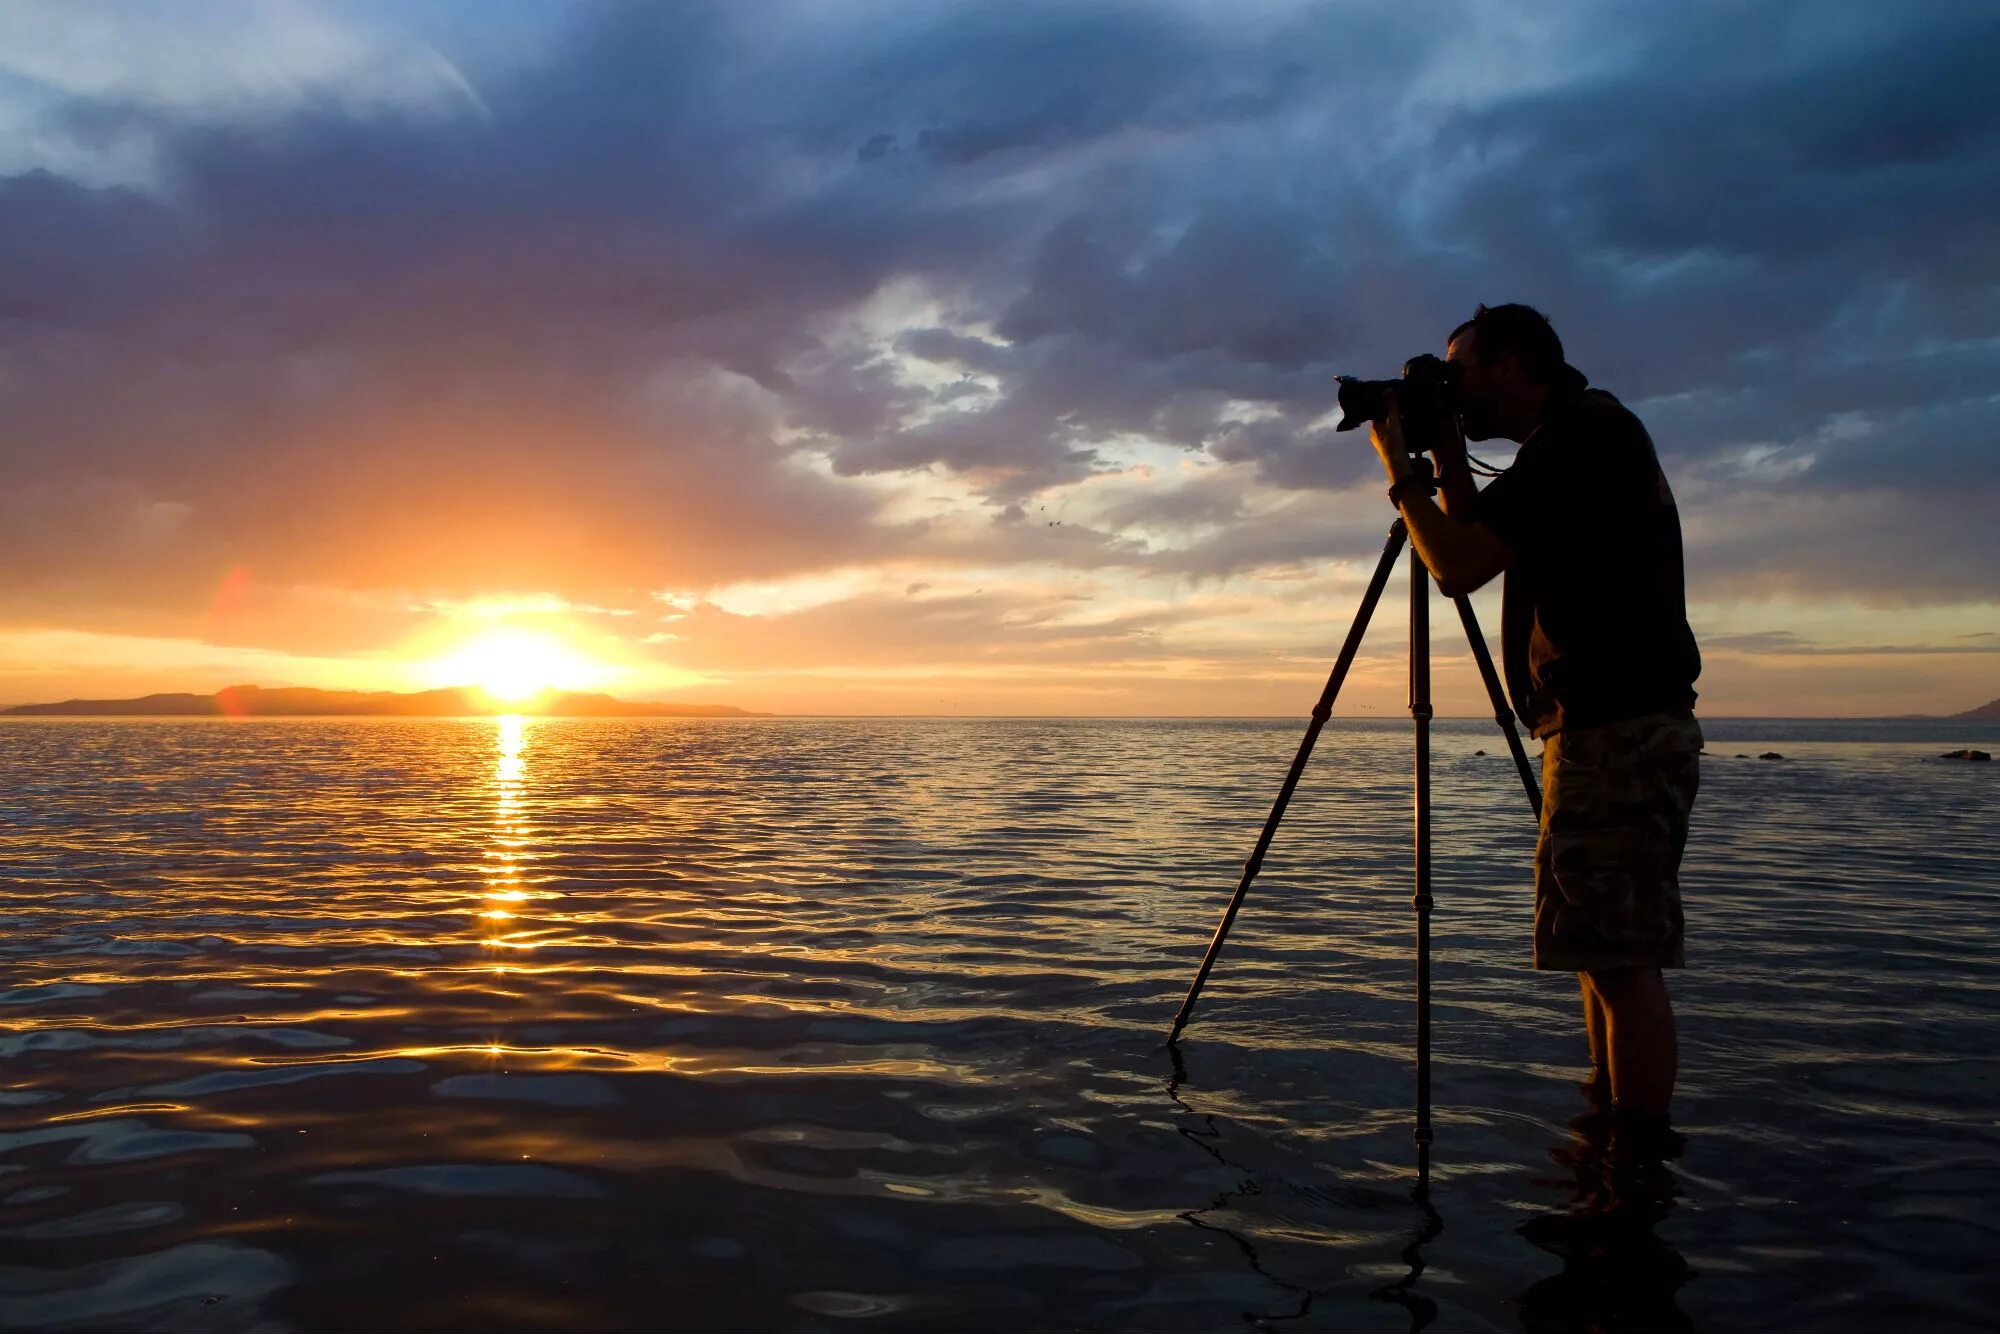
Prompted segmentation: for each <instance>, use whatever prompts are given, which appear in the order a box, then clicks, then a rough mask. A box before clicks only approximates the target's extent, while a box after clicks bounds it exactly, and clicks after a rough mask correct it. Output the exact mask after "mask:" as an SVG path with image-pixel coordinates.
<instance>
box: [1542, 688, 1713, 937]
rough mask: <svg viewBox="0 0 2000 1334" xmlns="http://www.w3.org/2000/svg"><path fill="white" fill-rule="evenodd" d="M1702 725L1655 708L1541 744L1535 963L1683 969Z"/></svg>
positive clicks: (1569, 731) (1561, 734)
mask: <svg viewBox="0 0 2000 1334" xmlns="http://www.w3.org/2000/svg"><path fill="white" fill-rule="evenodd" d="M1701 746H1702V737H1701V728H1700V726H1699V725H1698V724H1697V723H1696V722H1695V720H1694V717H1693V716H1692V715H1691V714H1686V713H1656V714H1649V715H1647V716H1646V717H1643V718H1631V719H1627V720H1625V721H1623V722H1617V723H1611V724H1608V725H1606V726H1603V727H1576V728H1567V729H1565V730H1563V731H1561V732H1558V733H1556V734H1555V735H1553V736H1551V737H1550V738H1549V739H1548V742H1547V745H1546V747H1545V748H1544V749H1543V751H1542V833H1541V839H1540V841H1539V842H1538V843H1536V845H1535V967H1537V968H1545V969H1555V970H1560V971H1563V972H1585V971H1588V970H1591V969H1598V968H1627V967H1659V968H1679V967H1680V966H1681V964H1682V962H1683V960H1682V954H1681V932H1682V923H1681V891H1680V864H1681V850H1682V849H1683V848H1684V847H1686V845H1687V830H1688V811H1689V809H1690V808H1691V807H1693V805H1694V794H1695V789H1696V788H1697V787H1698V786H1699V784H1700V766H1701V760H1700V758H1699V757H1700V753H1701Z"/></svg>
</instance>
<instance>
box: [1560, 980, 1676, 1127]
mask: <svg viewBox="0 0 2000 1334" xmlns="http://www.w3.org/2000/svg"><path fill="white" fill-rule="evenodd" d="M1583 977H1584V990H1585V992H1586V994H1587V995H1590V994H1594V995H1595V996H1596V998H1597V1003H1598V1006H1599V1008H1600V1011H1601V1013H1602V1014H1603V1017H1604V1020H1605V1027H1606V1033H1605V1039H1606V1041H1605V1044H1604V1047H1603V1049H1602V1050H1603V1051H1604V1053H1605V1054H1606V1055H1607V1056H1609V1057H1610V1064H1609V1067H1608V1068H1609V1071H1610V1074H1611V1096H1612V1098H1613V1099H1615V1100H1616V1102H1617V1104H1618V1109H1619V1111H1620V1112H1642V1113H1651V1114H1653V1115H1657V1116H1661V1117H1664V1116H1665V1115H1666V1114H1667V1105H1668V1103H1670V1102H1671V1101H1672V1099H1673V1096H1674V1074H1675V1072H1676V1070H1677V1069H1678V1066H1679V1059H1680V1057H1679V1052H1678V1049H1677V1046H1676V1043H1675V1040H1674V1007H1673V1003H1672V1001H1671V1000H1669V999H1668V996H1667V983H1666V979H1665V978H1664V977H1662V976H1661V975H1660V970H1659V969H1657V968H1600V969H1596V970H1593V971H1591V972H1588V973H1585V974H1584V975H1583ZM1584 1004H1585V1014H1586V1016H1587V1015H1588V1014H1589V1012H1590V1002H1589V1001H1588V1000H1586V1001H1585V1003H1584ZM1586 1022H1587V1020H1586ZM1591 1045H1592V1051H1593V1053H1595V1052H1596V1051H1597V1050H1598V1047H1597V1037H1596V1034H1595V1032H1593V1033H1592V1040H1591ZM1599 1068H1600V1069H1604V1068H1606V1067H1604V1066H1600V1067H1599Z"/></svg>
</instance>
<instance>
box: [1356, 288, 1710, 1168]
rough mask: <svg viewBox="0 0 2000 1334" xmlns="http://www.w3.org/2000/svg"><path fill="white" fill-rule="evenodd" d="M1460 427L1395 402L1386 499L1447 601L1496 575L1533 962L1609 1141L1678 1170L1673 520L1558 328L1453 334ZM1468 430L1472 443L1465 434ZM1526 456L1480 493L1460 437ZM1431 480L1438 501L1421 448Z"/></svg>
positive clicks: (1679, 676) (1682, 822) (1680, 628)
mask: <svg viewBox="0 0 2000 1334" xmlns="http://www.w3.org/2000/svg"><path fill="white" fill-rule="evenodd" d="M1446 364H1447V366H1448V367H1450V368H1451V369H1452V372H1453V379H1454V380H1455V389H1454V393H1453V398H1452V401H1451V405H1452V406H1453V407H1455V409H1456V415H1457V421H1456V423H1454V422H1452V421H1451V418H1450V415H1449V414H1432V416H1431V420H1432V421H1433V422H1434V423H1436V424H1435V425H1433V426H1431V427H1430V428H1428V429H1427V431H1426V435H1427V438H1425V439H1421V440H1411V441H1406V440H1405V439H1404V435H1403V428H1404V422H1403V416H1402V413H1401V412H1399V411H1398V410H1397V408H1396V405H1395V399H1394V394H1393V393H1391V394H1389V395H1387V396H1386V398H1387V403H1386V410H1385V411H1383V412H1382V413H1381V415H1380V417H1379V418H1378V420H1376V421H1375V422H1374V425H1373V438H1374V444H1375V448H1376V450H1377V452H1379V453H1380V454H1381V456H1382V462H1383V464H1384V465H1385V466H1386V467H1387V468H1388V471H1389V483H1390V486H1389V497H1390V500H1391V501H1392V502H1393V503H1394V504H1395V505H1396V506H1397V508H1398V509H1399V510H1400V511H1401V512H1402V515H1403V519H1404V521H1405V523H1406V524H1407V526H1408V528H1409V534H1410V540H1411V542H1412V544H1413V545H1414V546H1415V547H1416V549H1417V552H1418V554H1419V555H1420V556H1421V557H1422V558H1423V561H1424V563H1425V564H1426V565H1427V566H1429V567H1430V571H1431V573H1432V575H1433V576H1435V578H1436V579H1437V582H1438V585H1439V586H1440V587H1441V588H1442V589H1443V591H1444V592H1445V594H1446V595H1447V596H1450V597H1463V596H1464V595H1466V594H1468V593H1470V592H1472V590H1474V589H1476V588H1478V587H1480V586H1481V585H1483V584H1485V583H1486V582H1488V581H1489V580H1491V579H1492V578H1493V576H1494V575H1496V574H1500V573H1501V572H1502V571H1505V573H1506V583H1505V594H1504V610H1503V612H1502V618H1501V624H1502V632H1501V647H1502V656H1503V659H1504V661H1505V664H1506V675H1507V684H1508V691H1509V693H1510V694H1511V695H1512V697H1513V705H1514V708H1515V710H1516V712H1518V713H1519V715H1520V718H1521V721H1522V723H1523V724H1524V725H1525V726H1526V727H1527V728H1528V729H1529V730H1530V731H1531V732H1532V733H1533V734H1534V735H1535V736H1537V737H1541V738H1543V739H1544V748H1543V751H1542V791H1543V796H1542V825H1541V836H1540V839H1539V841H1538V842H1537V845H1536V848H1535V930H1534V964H1535V967H1536V968H1538V969H1550V970H1561V971H1565V972H1570V971H1573V972H1575V973H1577V974H1578V975H1579V979H1580V981H1581V985H1582V990H1583V1012H1584V1025H1585V1029H1586V1031H1587V1033H1588V1036H1589V1043H1590V1058H1591V1063H1592V1071H1591V1079H1590V1082H1589V1084H1588V1085H1587V1086H1586V1089H1587V1091H1588V1092H1590V1093H1591V1094H1592V1096H1593V1098H1594V1099H1596V1100H1598V1101H1599V1102H1600V1105H1604V1104H1605V1102H1606V1100H1607V1099H1608V1101H1609V1104H1610V1105H1612V1106H1615V1110H1616V1115H1615V1119H1614V1125H1615V1130H1614V1135H1615V1138H1616V1140H1617V1141H1618V1142H1621V1143H1624V1144H1625V1145H1627V1146H1628V1147H1629V1148H1630V1149H1632V1150H1633V1151H1634V1152H1636V1153H1642V1154H1643V1153H1647V1152H1652V1151H1659V1152H1667V1151H1670V1150H1669V1149H1668V1145H1669V1144H1670V1143H1671V1142H1672V1141H1673V1140H1674V1138H1675V1137H1674V1136H1673V1134H1672V1132H1671V1131H1670V1130H1669V1129H1668V1126H1667V1112H1668V1103H1669V1100H1670V1098H1671V1097H1672V1094H1673V1086H1674V1074H1675V1067H1676V1060H1677V1057H1676V1051H1675V1040H1674V1015H1673V1008H1672V1005H1671V1003H1670V1001H1669V999H1668V996H1667V988H1666V982H1665V980H1664V978H1663V977H1662V975H1661V969H1663V968H1678V967H1680V966H1681V964H1682V918H1681V901H1680V889H1679V885H1678V881H1677V873H1678V868H1679V865H1680V859H1681V850H1682V847H1683V846H1684V844H1685V842H1686V839H1687V828H1688V811H1689V808H1690V807H1691V806H1692V805H1693V802H1694V796H1695V789H1696V786H1697V781H1698V765H1699V761H1698V759H1697V756H1698V755H1699V753H1700V751H1701V747H1702V737H1701V730H1700V728H1699V727H1698V726H1697V725H1696V723H1695V720H1694V715H1693V713H1692V711H1691V710H1692V707H1693V704H1694V699H1695V692H1694V680H1695V677H1696V676H1697V675H1698V674H1699V673H1700V670H1701V660H1700V655H1699V653H1698V651H1697V649H1696V647H1695V642H1694V635H1693V632H1692V631H1691V630H1690V629H1689V628H1688V623H1687V610H1686V598H1685V593H1684V589H1683V571H1682V558H1681V532H1680V518H1679V514H1678V512H1677V511H1676V509H1675V507H1674V499H1673V493H1672V492H1671V491H1670V490H1669V489H1668V486H1667V479H1666V475H1665V474H1664V473H1663V472H1662V471H1661V470H1660V465H1659V460H1658V458H1657V456H1656V455H1655V453H1654V450H1653V442H1652V439H1651V438H1650V437H1649V436H1648V435H1647V434H1646V429H1645V427H1644V426H1642V425H1641V424H1640V423H1639V420H1638V418H1636V417H1634V416H1633V415H1632V414H1631V413H1630V412H1629V411H1627V410H1626V408H1625V407H1624V406H1623V405H1622V404H1620V403H1619V401H1618V400H1617V399H1616V398H1613V397H1612V396H1611V395H1610V394H1607V393H1605V392H1604V391H1602V390H1597V389H1588V388H1586V387H1585V385H1586V383H1587V382H1586V381H1585V379H1584V377H1583V375H1582V374H1581V373H1579V372H1578V371H1576V370H1575V369H1574V368H1573V367H1571V366H1570V365H1569V364H1568V363H1567V362H1566V361H1565V360H1564V358H1563V348H1562V343H1561V341H1560V340H1559V339H1558V338H1557V337H1556V334H1555V330H1554V329H1553V328H1552V327H1550V325H1549V322H1548V320H1547V319H1546V318H1545V317H1544V316H1543V315H1542V314H1541V313H1540V312H1538V311H1536V310H1533V309H1531V308H1530V307H1527V306H1521V305H1505V306H1495V307H1491V308H1488V307H1486V306H1481V307H1480V308H1479V311H1478V313H1477V314H1476V315H1474V316H1473V317H1472V318H1471V319H1470V320H1468V321H1466V322H1465V323H1464V324H1462V325H1460V326H1459V327H1458V328H1457V329H1455V330H1453V331H1452V335H1451V338H1450V342H1449V349H1448V352H1447V355H1446ZM1461 429H1462V431H1463V435H1461V434H1460V431H1461ZM1468 437H1469V438H1471V439H1473V440H1490V439H1494V438H1496V437H1497V438H1501V439H1507V440H1513V441H1517V442H1519V443H1520V446H1521V449H1520V452H1519V454H1518V456H1517V457H1516V459H1515V462H1514V465H1513V466H1512V467H1511V468H1509V469H1508V470H1507V471H1506V472H1505V473H1504V474H1503V475H1501V476H1500V477H1498V478H1496V479H1494V480H1493V481H1492V482H1490V483H1489V484H1488V485H1487V487H1486V489H1485V490H1484V491H1481V490H1478V489H1477V488H1476V487H1475V485H1474V483H1473V479H1472V472H1471V469H1470V467H1469V466H1468V463H1467V459H1466V448H1465V440H1466V438H1468ZM1412 448H1415V449H1417V450H1419V451H1425V452H1428V453H1430V454H1431V456H1432V457H1433V458H1434V459H1436V461H1437V488H1438V491H1439V493H1440V498H1441V500H1442V506H1440V504H1439V503H1438V501H1436V500H1434V499H1433V498H1432V495H1431V486H1430V485H1429V484H1428V482H1427V481H1426V480H1425V479H1423V478H1422V477H1421V475H1420V474H1419V472H1418V471H1417V466H1416V461H1415V460H1414V459H1413V457H1412V455H1411V453H1410V450H1411V449H1412Z"/></svg>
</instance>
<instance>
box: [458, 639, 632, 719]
mask: <svg viewBox="0 0 2000 1334" xmlns="http://www.w3.org/2000/svg"><path fill="white" fill-rule="evenodd" d="M432 671H433V675H434V677H435V679H436V680H437V681H438V682H439V684H441V685H453V686H472V687H474V688H476V689H478V690H480V691H481V692H483V693H484V694H486V695H487V696H489V697H490V698H492V699H494V700H497V701H499V702H500V703H503V704H518V703H521V702H523V701H526V700H529V699H533V698H534V697H535V696H537V695H540V694H542V693H543V692H545V691H549V690H584V689H589V688H592V687H596V686H600V685H602V684H604V682H605V680H606V679H607V678H608V677H610V676H611V675H612V671H611V669H610V668H608V667H606V666H605V665H604V664H602V663H599V662H595V661H593V660H592V659H590V658H589V657H587V656H586V655H584V654H583V653H581V652H579V651H578V650H576V649H575V648H573V647H571V646H570V645H569V644H567V643H565V642H564V641H563V640H561V639H559V638H558V637H556V636H555V635H552V634H548V633H545V632H542V631H537V630H521V629H505V630H491V631H488V632H486V633H485V634H482V635H480V636H478V637H477V638H474V639H470V640H467V641H466V642H465V643H463V644H461V645H460V646H459V647H457V648H456V649H454V650H452V651H451V652H450V653H448V654H446V655H445V656H444V657H442V658H440V659H438V660H437V662H436V663H435V664H434V665H433V668H432Z"/></svg>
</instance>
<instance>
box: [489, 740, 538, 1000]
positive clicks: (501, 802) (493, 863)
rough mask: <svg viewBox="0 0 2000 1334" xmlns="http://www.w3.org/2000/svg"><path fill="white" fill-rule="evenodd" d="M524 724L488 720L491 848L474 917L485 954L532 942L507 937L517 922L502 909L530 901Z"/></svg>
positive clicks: (513, 935)
mask: <svg viewBox="0 0 2000 1334" xmlns="http://www.w3.org/2000/svg"><path fill="white" fill-rule="evenodd" d="M532 730H533V729H532V726H531V724H530V723H529V720H528V719H526V718H524V717H522V716H520V715H519V714H506V715H504V716H502V717H500V718H497V719H495V720H494V752H495V757H494V764H493V824H494V830H495V834H494V839H493V846H492V847H490V848H488V849H487V851H486V860H487V862H488V870H487V873H486V895H485V906H484V907H483V908H482V910H481V911H480V912H479V914H478V915H479V917H480V919H481V920H482V921H484V922H485V923H487V931H486V935H485V944H486V946H487V948H489V949H532V948H534V945H533V942H532V941H528V940H523V939H519V938H518V937H519V936H520V935H521V934H523V933H521V932H518V931H511V932H510V931H509V930H508V924H509V923H512V922H515V921H517V918H516V915H515V912H514V911H513V909H512V908H511V907H509V906H507V905H518V904H521V903H524V902H526V901H527V899H528V898H529V897H530V896H529V893H528V891H527V889H526V888H525V885H524V881H523V875H522V872H523V867H524V865H525V863H526V860H527V844H528V838H529V834H530V832H531V831H530V830H529V827H528V818H527V808H526V788H527V781H528V741H529V737H530V735H531V734H532ZM493 971H494V972H496V973H504V972H506V971H507V969H506V966H505V965H504V964H495V965H494V970H493Z"/></svg>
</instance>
